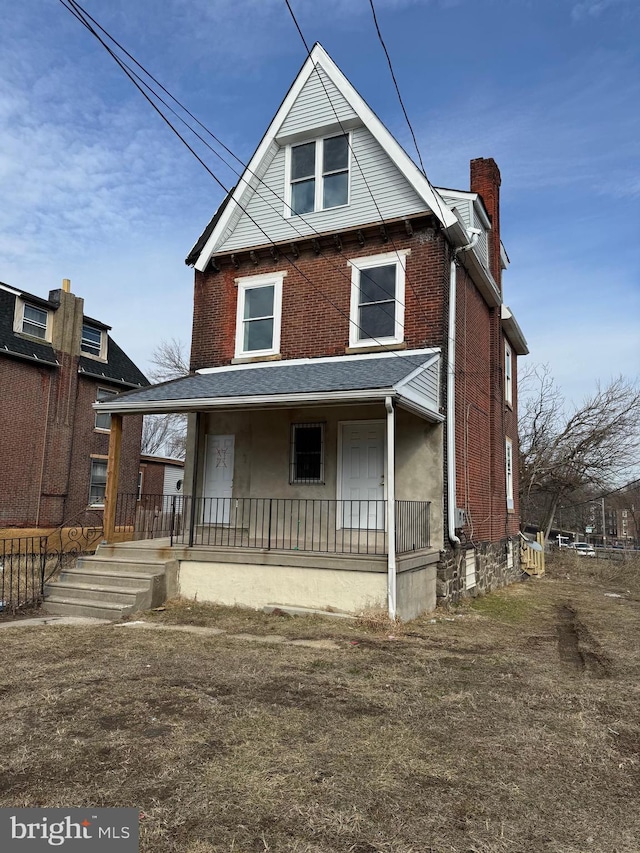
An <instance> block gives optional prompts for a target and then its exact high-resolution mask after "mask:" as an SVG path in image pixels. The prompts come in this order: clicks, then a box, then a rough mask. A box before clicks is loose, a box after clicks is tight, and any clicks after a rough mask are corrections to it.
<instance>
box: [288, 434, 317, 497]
mask: <svg viewBox="0 0 640 853" xmlns="http://www.w3.org/2000/svg"><path fill="white" fill-rule="evenodd" d="M289 482H290V483H323V482H324V423H315V424H291V470H290V475H289Z"/></svg>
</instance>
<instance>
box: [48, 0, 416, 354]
mask: <svg viewBox="0 0 640 853" xmlns="http://www.w3.org/2000/svg"><path fill="white" fill-rule="evenodd" d="M60 3H61V4H62V5H63V6H64V7H65V9H67V10H68V11H69V12H71V14H72V15H73V16H74V17H75V18H76V19H77V20H78V21H80V23H82V25H83V26H84V27H86V29H87V30H88V31H89V32H90V33H91V34H92V35H93V36H94V37H95V38H96V39H97V40H98V41H99V42H100V44H101V45H102V46H103V47H104V48H105V50H106V51H107V53H109V55H110V56H111V57H112V58H113V59H114V61H115V62H116V63H117V64H118V66H119V67H120V68H121V69H122V71H124V73H125V74H126V75H127V77H128V78H129V79H130V80H131V82H132V83H133V84H134V86H135V87H136V88H137V89H138V91H139V92H140V93H141V94H142V96H143V97H144V98H145V100H146V101H147V102H148V103H149V104H150V105H151V107H152V108H153V109H154V110H155V111H156V113H158V115H159V116H160V118H161V119H162V120H163V121H164V122H165V124H166V125H167V126H168V127H169V128H170V129H171V131H172V132H173V133H174V134H175V135H176V136H177V137H178V139H180V141H181V142H182V143H183V144H184V145H185V146H186V148H187V149H188V150H189V151H190V152H191V154H193V156H194V157H195V158H196V160H197V161H198V162H199V163H200V165H201V166H202V167H203V168H204V169H205V170H206V172H207V173H208V174H209V175H210V176H211V177H212V178H213V180H214V181H215V182H216V183H217V184H218V185H219V186H220V187H221V189H222V190H224V192H225V193H227V194H228V193H229V189H228V188H227V187H226V186H225V185H224V184H223V183H222V181H221V180H220V179H219V178H218V176H217V175H216V174H215V173H214V172H213V171H212V170H211V169H210V168H209V166H208V165H207V164H206V163H205V162H204V160H202V158H201V157H200V156H199V155H198V153H197V152H196V151H195V150H194V148H193V147H192V146H191V145H190V144H189V143H188V142H187V140H186V139H185V138H184V137H183V136H182V135H181V134H180V132H179V131H178V130H177V129H176V128H175V127H174V126H173V125H172V124H171V122H170V121H169V119H168V118H167V117H166V116H165V115H164V114H163V112H162V111H161V110H160V109H159V107H158V106H157V105H156V104H155V103H154V102H153V100H152V99H151V98H150V97H149V95H147V93H146V92H145V91H144V88H143V86H142V85H141V84H140V83H139V82H138V81H137V80H136V76H137V75H136V74H135V73H134V72H133V71H131V70H130V69H129V68H128V66H127V65H126V64H125V63H124V61H123V60H122V59H121V58H120V57H119V56H118V55H117V54H116V53H115V52H114V51H113V50H112V49H111V48H110V47H109V45H108V44H107V43H106V42H105V41H104V39H102V38H101V36H100V35H99V33H98V32H97V31H96V30H95V29H94V28H93V27H92V26H91V24H89V23H88V20H87V19H85V18H84V16H83V14H84V10H83V9H82V7H81V6H80V4H79V3H77V2H76V0H60ZM101 29H102V28H101ZM109 37H110V36H109ZM114 43H115V41H114ZM136 64H137V63H136ZM140 67H141V66H140ZM144 85H145V86H146V84H144ZM147 88H149V91H151V92H152V93H153V90H152V89H150V87H148V86H147ZM165 91H166V90H165ZM153 94H154V96H155V97H157V98H158V99H159V100H161V99H160V98H159V96H158V95H157V94H156V93H153ZM162 103H165V102H164V101H162ZM192 132H194V133H195V131H193V130H192ZM218 156H219V155H218ZM234 156H235V155H234ZM235 203H236V204H237V205H238V207H239V208H240V209H241V210H242V211H243V213H244V214H245V215H246V216H247V218H248V219H249V220H250V221H251V222H252V223H253V224H254V225H255V226H256V228H257V229H258V230H259V231H260V233H261V234H263V236H264V237H265V239H266V241H267V243H268V244H269V245H271V246H272V247H273V248H274V249H276V251H278V252H280V249H279V248H278V247H277V246H276V245H275V244H274V243H273V241H272V240H271V238H270V237H269V235H268V234H267V233H266V231H264V229H263V228H262V226H260V225H259V223H258V222H256V220H255V219H254V217H253V216H252V215H251V214H250V213H249V211H248V210H247V209H246V207H244V206H243V205H241V204H240V203H239V202H237V201H236V202H235ZM281 254H282V256H283V257H284V259H285V260H286V261H287V262H288V263H289V264H290V265H291V266H292V267H293V268H294V269H295V270H296V271H297V272H298V274H299V275H300V276H301V277H302V278H303V279H304V280H305V281H306V282H307V283H308V284H310V285H311V287H312V288H313V289H314V290H316V291H317V292H318V293H319V294H320V295H321V296H322V297H323V298H324V299H325V301H326V302H328V303H329V304H330V305H331V306H332V307H333V308H335V310H336V311H338V313H339V314H340V315H341V316H343V317H344V318H345V319H347V320H348V322H349V323H351V324H353V325H354V326H355V327H356V328H357V329H358V331H364V332H365V333H366V330H364V329H363V328H362V327H361V326H360V325H359V324H358V323H356V321H355V320H353V319H352V318H351V317H350V316H349V314H347V313H346V312H345V311H343V310H342V308H340V306H339V305H336V304H335V302H333V300H331V299H330V298H329V297H328V296H327V294H326V293H325V292H324V291H323V290H322V289H321V288H320V287H319V286H318V285H316V284H315V282H313V281H312V280H311V279H310V278H309V276H307V275H306V273H304V272H303V271H302V270H301V269H300V267H299V266H298V265H297V264H296V263H295V261H294V260H292V259H291V258H290V257H289V256H288V255H287V254H286V252H281ZM367 339H368V340H372V341H375V342H376V343H377V344H378V345H379V346H381V347H386V346H387V345H386V344H384V343H382V342H381V341H379V340H378V339H377V338H375V337H374V336H371V335H368V338H367ZM386 351H387V352H392V353H393V355H394V356H397V357H398V358H406V357H407V356H403V355H402V354H400V353H397V352H395V351H393V350H386Z"/></svg>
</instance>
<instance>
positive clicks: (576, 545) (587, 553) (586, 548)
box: [569, 542, 596, 557]
mask: <svg viewBox="0 0 640 853" xmlns="http://www.w3.org/2000/svg"><path fill="white" fill-rule="evenodd" d="M569 547H570V548H572V549H573V550H574V551H575V552H576V554H580V555H581V556H582V557H595V555H596V550H595V548H594V547H593V545H589V543H588V542H573V544H571V545H570V546H569Z"/></svg>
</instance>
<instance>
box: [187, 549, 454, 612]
mask: <svg viewBox="0 0 640 853" xmlns="http://www.w3.org/2000/svg"><path fill="white" fill-rule="evenodd" d="M181 550H182V553H180V551H181ZM172 551H173V553H174V556H175V557H177V562H176V565H177V578H176V582H177V586H176V587H173V588H175V591H176V594H178V595H181V596H183V597H185V598H191V599H197V600H198V601H204V602H210V603H215V604H224V605H227V606H240V607H249V608H253V609H259V608H262V607H264V606H265V605H267V604H278V605H283V606H297V607H311V608H314V609H318V610H336V611H342V612H345V613H353V614H358V613H362V612H363V611H366V610H371V609H375V610H386V609H387V577H388V576H387V560H386V557H372V556H363V555H358V556H354V555H350V556H346V555H338V554H300V553H298V554H294V553H292V552H277V551H254V552H252V553H248V552H247V551H246V550H245V551H243V550H241V549H216V550H214V549H206V548H198V549H176V548H174V549H172ZM438 559H439V553H438V552H437V551H423V552H416V553H414V554H408V555H406V557H404V558H401V559H400V560H399V561H398V575H397V615H398V618H399V619H401V620H403V621H407V620H409V619H415V618H416V617H417V616H419V615H420V614H422V613H427V612H429V611H431V610H434V609H435V606H436V569H437V564H438Z"/></svg>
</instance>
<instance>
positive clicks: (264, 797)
mask: <svg viewBox="0 0 640 853" xmlns="http://www.w3.org/2000/svg"><path fill="white" fill-rule="evenodd" d="M566 560H567V561H566V562H565V563H561V564H557V565H556V567H555V570H554V571H553V573H551V572H549V573H548V575H547V577H546V578H544V579H542V580H535V581H534V580H531V581H528V582H526V583H522V584H518V585H515V586H512V587H510V588H509V589H506V590H503V591H501V592H498V593H495V594H493V595H489V596H485V597H484V598H481V599H477V600H476V601H475V602H473V603H472V604H468V605H465V606H464V607H460V608H458V609H452V610H451V611H450V612H439V613H438V614H437V619H436V621H435V622H433V621H431V620H430V619H429V618H425V619H423V620H418V621H416V622H413V623H410V624H409V625H407V626H404V627H401V628H397V627H396V626H393V627H391V626H389V625H388V624H385V623H384V621H383V620H381V619H377V620H376V619H371V620H370V621H369V622H368V623H359V622H358V623H345V622H338V621H332V620H321V619H306V618H285V617H284V616H277V615H276V616H270V617H267V616H263V615H261V614H248V613H245V612H242V611H238V610H234V609H225V608H208V607H204V606H202V605H196V604H185V603H178V604H175V605H173V606H171V607H168V608H167V609H166V610H164V611H159V612H157V613H154V614H152V615H151V614H149V615H147V616H145V618H153V619H155V620H156V621H158V622H161V623H165V624H166V623H171V622H174V623H177V622H185V621H190V622H191V623H192V624H195V625H200V626H206V625H211V626H216V627H219V628H223V629H225V630H226V631H228V632H229V633H226V634H220V635H217V636H204V635H202V634H201V633H200V634H191V633H185V632H176V631H171V630H166V631H161V630H158V631H155V630H154V631H149V630H140V629H137V628H135V627H116V626H111V625H109V626H103V627H98V628H95V627H94V628H54V627H45V628H20V627H16V628H15V629H13V628H11V629H3V630H2V631H1V632H0V638H1V640H2V648H3V657H4V666H3V669H2V674H1V675H0V709H1V715H0V742H1V743H2V750H1V752H0V805H5V806H6V805H11V806H34V805H41V806H56V805H59V806H85V805H86V806H89V805H93V806H102V807H104V806H136V807H139V808H140V810H141V811H142V812H143V815H144V816H143V818H142V820H141V848H140V849H141V851H143V853H169V851H176V853H177V851H180V853H232V851H233V853H265V851H273V853H281V852H282V853H285V852H286V853H334V851H335V853H429V851H432V853H503V851H504V853H506V851H509V853H529V851H531V853H546V851H549V853H638V850H640V814H639V809H638V801H639V799H638V797H639V793H640V787H639V782H640V756H639V750H640V721H639V713H638V706H639V700H640V566H635V567H634V566H632V565H631V564H628V565H626V566H622V567H621V566H619V565H617V564H616V565H615V566H611V565H607V564H605V565H602V564H597V565H596V564H595V561H589V560H587V559H586V558H582V559H580V558H578V557H576V556H574V555H571V557H567V558H566ZM567 575H568V577H567ZM607 593H609V594H610V593H614V594H615V595H616V596H620V597H612V596H611V595H607ZM188 608H190V609H188ZM238 632H241V633H245V634H246V633H252V634H257V635H270V634H277V635H280V636H284V637H286V638H289V639H294V638H297V639H300V638H315V639H318V638H326V639H332V640H333V641H334V643H335V645H336V646H337V648H331V649H329V648H327V649H322V648H309V647H305V646H300V645H292V644H289V643H287V642H280V643H261V642H252V641H251V640H247V639H244V640H242V639H237V638H234V637H233V636H232V635H233V634H234V633H238Z"/></svg>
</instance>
